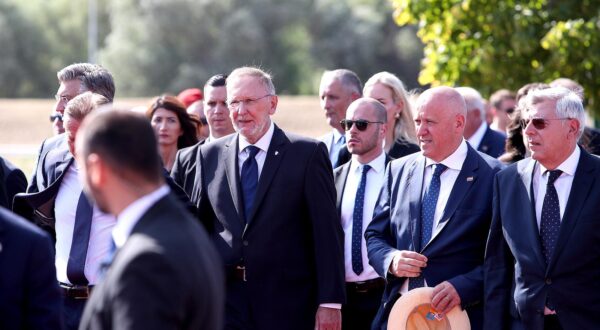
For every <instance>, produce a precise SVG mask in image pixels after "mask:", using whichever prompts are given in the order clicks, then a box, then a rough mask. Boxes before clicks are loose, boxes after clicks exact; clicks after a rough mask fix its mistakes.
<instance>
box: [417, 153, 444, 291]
mask: <svg viewBox="0 0 600 330" xmlns="http://www.w3.org/2000/svg"><path fill="white" fill-rule="evenodd" d="M434 166H435V170H434V171H433V175H432V176H431V181H430V182H429V187H428V188H427V191H426V192H425V195H424V196H423V202H422V203H421V250H423V248H424V247H425V246H426V245H427V243H429V240H430V239H431V235H432V233H433V218H434V216H435V207H436V205H437V201H438V197H439V195H440V187H441V185H442V184H441V181H440V175H442V173H443V172H444V171H445V170H446V169H447V167H446V166H445V165H444V164H435V165H434ZM408 284H409V289H414V288H420V287H423V286H425V278H424V277H423V274H422V273H421V276H419V277H416V278H411V279H410V281H409V282H408Z"/></svg>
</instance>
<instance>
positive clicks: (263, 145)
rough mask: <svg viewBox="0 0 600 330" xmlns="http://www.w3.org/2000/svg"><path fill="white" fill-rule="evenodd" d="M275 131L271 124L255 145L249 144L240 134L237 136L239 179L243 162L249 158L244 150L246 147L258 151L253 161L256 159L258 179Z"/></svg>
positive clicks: (247, 152) (248, 154) (248, 153)
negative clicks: (254, 148) (253, 147)
mask: <svg viewBox="0 0 600 330" xmlns="http://www.w3.org/2000/svg"><path fill="white" fill-rule="evenodd" d="M274 131H275V124H273V122H271V124H270V126H269V130H268V131H267V132H266V133H265V135H263V136H262V137H261V138H260V139H258V141H256V143H255V144H250V142H248V140H246V138H245V137H243V136H242V135H241V134H239V135H238V139H239V146H240V149H239V150H238V165H239V166H238V171H239V174H240V177H241V175H242V166H243V165H244V161H246V159H248V157H250V152H249V151H248V150H247V149H246V147H247V146H249V145H253V146H255V147H258V149H260V150H259V151H258V153H256V156H254V159H256V163H257V164H258V177H259V178H260V174H261V173H262V169H263V166H265V160H266V159H267V152H268V151H269V145H270V144H271V139H273V132H274Z"/></svg>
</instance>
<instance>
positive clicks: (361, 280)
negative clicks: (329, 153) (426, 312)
mask: <svg viewBox="0 0 600 330" xmlns="http://www.w3.org/2000/svg"><path fill="white" fill-rule="evenodd" d="M386 117H387V113H386V109H385V107H384V106H383V104H381V103H379V101H377V100H375V99H371V98H360V99H358V100H356V101H354V102H352V104H350V106H349V107H348V111H347V112H346V118H345V119H344V120H342V127H343V128H344V130H346V141H347V144H348V150H349V151H350V153H351V154H352V160H350V161H349V162H348V163H346V164H344V165H342V166H340V167H338V168H336V169H335V170H334V171H333V177H334V182H335V188H336V190H337V210H338V217H339V218H340V219H341V223H342V228H343V229H344V266H345V270H346V295H347V299H346V303H345V304H344V305H343V306H342V329H346V330H352V329H357V330H363V329H369V328H370V327H371V322H373V318H374V317H375V314H376V313H377V310H378V309H379V303H380V302H381V296H382V294H383V288H384V286H385V281H384V280H383V279H382V278H381V277H379V275H378V274H377V272H376V271H375V269H373V267H371V266H370V265H369V260H368V258H367V247H366V244H365V240H364V236H363V235H364V230H365V229H366V228H367V226H368V225H369V223H370V222H371V219H372V217H373V209H374V208H375V202H376V201H377V196H378V194H379V191H380V190H381V187H382V186H383V179H384V172H385V166H386V165H387V163H388V162H389V161H390V158H389V157H388V156H387V155H386V154H385V152H384V151H383V141H384V139H385V137H386V130H387V125H386V121H387V118H386Z"/></svg>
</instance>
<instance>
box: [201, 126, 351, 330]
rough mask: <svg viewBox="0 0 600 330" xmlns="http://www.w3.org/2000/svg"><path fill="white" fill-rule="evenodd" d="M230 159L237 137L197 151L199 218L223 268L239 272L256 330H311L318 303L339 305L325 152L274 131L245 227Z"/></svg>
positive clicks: (336, 239) (338, 260) (336, 241)
mask: <svg viewBox="0 0 600 330" xmlns="http://www.w3.org/2000/svg"><path fill="white" fill-rule="evenodd" d="M237 155H238V135H237V134H234V135H231V136H230V137H227V138H223V139H219V140H217V141H214V142H212V143H208V144H206V145H204V146H202V147H201V148H200V152H199V153H198V154H197V156H198V158H199V159H198V160H197V164H201V166H200V170H201V180H200V183H199V185H200V187H201V192H200V194H199V195H200V196H199V200H198V206H199V217H200V219H201V220H202V221H203V222H204V223H206V226H207V228H208V229H209V235H210V236H211V238H212V241H213V242H214V244H215V246H216V247H217V250H218V251H219V253H220V255H221V258H222V259H223V261H224V263H225V265H226V267H228V268H229V269H231V267H233V266H234V265H238V264H243V265H245V267H246V278H247V282H246V285H245V287H246V288H247V296H248V297H249V298H248V299H250V301H248V302H246V303H247V304H248V305H249V306H252V308H251V309H252V311H251V312H252V315H251V317H252V319H253V320H254V322H255V324H254V325H255V326H256V328H257V329H312V328H313V327H314V322H315V313H316V310H317V306H318V305H319V304H322V303H343V302H344V299H345V292H344V290H345V288H344V259H343V253H344V252H343V231H342V227H341V225H340V222H339V221H338V220H337V217H336V212H335V190H334V185H333V176H332V169H331V163H330V161H329V159H328V157H327V151H326V149H325V145H324V144H322V143H318V142H317V141H315V140H311V139H307V138H303V137H300V136H296V135H292V134H287V133H284V132H283V131H282V130H281V129H279V128H278V127H277V126H275V131H274V133H273V138H272V140H271V144H270V146H269V150H268V153H267V156H266V160H265V164H264V167H263V169H262V172H261V175H260V178H259V182H258V187H257V191H256V195H255V200H254V206H253V210H252V212H251V213H250V214H248V215H247V218H248V224H247V225H245V224H244V211H243V210H244V207H243V202H242V194H241V188H240V178H239V170H238V168H239V166H238V156H237ZM196 171H198V166H197V165H196ZM197 184H198V183H197ZM192 198H194V196H192ZM228 290H233V288H232V285H228Z"/></svg>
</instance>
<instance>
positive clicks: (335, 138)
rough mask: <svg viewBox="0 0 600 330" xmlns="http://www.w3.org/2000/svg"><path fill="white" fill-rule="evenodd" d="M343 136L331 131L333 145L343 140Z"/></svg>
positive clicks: (338, 132) (335, 130) (336, 131)
mask: <svg viewBox="0 0 600 330" xmlns="http://www.w3.org/2000/svg"><path fill="white" fill-rule="evenodd" d="M344 137H345V136H344V134H342V133H340V131H338V130H337V129H334V130H333V144H336V143H338V142H339V141H340V139H341V138H344Z"/></svg>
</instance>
